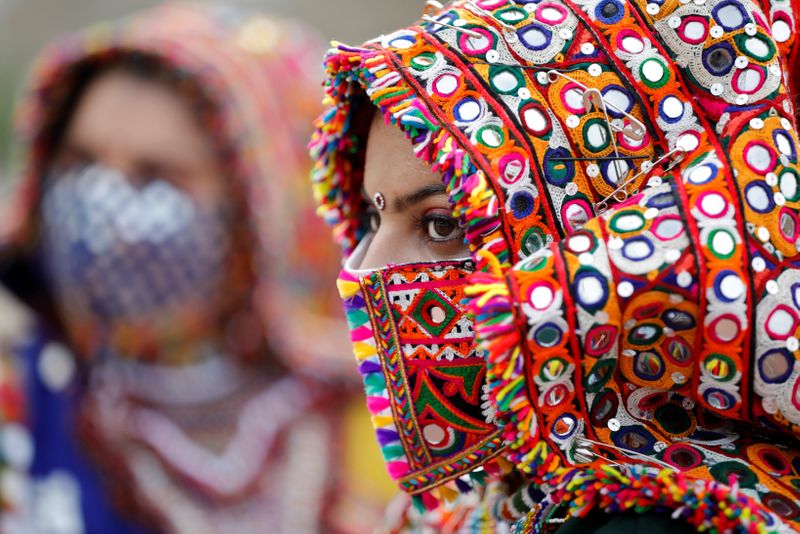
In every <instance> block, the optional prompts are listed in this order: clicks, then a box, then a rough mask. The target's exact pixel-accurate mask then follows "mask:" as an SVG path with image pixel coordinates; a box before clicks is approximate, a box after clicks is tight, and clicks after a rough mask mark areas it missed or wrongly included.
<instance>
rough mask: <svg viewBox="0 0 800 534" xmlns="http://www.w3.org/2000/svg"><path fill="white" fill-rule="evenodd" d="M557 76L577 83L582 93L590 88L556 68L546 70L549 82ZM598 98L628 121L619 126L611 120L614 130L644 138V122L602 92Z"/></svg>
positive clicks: (627, 135) (637, 138) (638, 138)
mask: <svg viewBox="0 0 800 534" xmlns="http://www.w3.org/2000/svg"><path fill="white" fill-rule="evenodd" d="M568 72H571V71H568ZM558 78H564V79H565V80H568V81H570V82H572V83H574V84H575V85H577V86H578V87H580V88H581V89H583V91H584V94H585V93H586V91H589V90H590V88H589V87H587V86H585V85H584V84H582V83H581V82H579V81H578V80H576V79H575V78H572V77H571V76H567V75H566V74H564V73H562V72H560V71H558V70H555V69H550V70H548V71H547V79H548V80H549V81H550V83H554V82H556V81H558ZM595 91H597V89H595ZM598 92H599V91H598ZM600 98H601V99H602V100H603V103H604V104H605V105H606V106H608V107H610V108H611V109H613V110H614V111H615V112H617V113H619V114H620V115H622V116H623V117H625V118H626V119H628V121H629V122H628V123H627V124H625V125H623V126H622V127H619V126H617V125H615V124H614V123H613V122H612V123H611V125H612V127H613V129H614V131H617V132H621V133H622V134H623V135H624V136H625V137H628V138H630V139H632V140H633V141H641V140H642V139H644V134H645V132H646V131H647V130H646V129H645V127H644V124H642V121H640V120H639V119H637V118H636V117H634V116H633V115H631V114H630V113H628V112H627V111H625V110H622V109H620V108H619V107H617V106H616V105H615V104H614V103H613V102H609V101H607V100H606V99H605V97H604V96H603V94H602V93H600ZM584 105H586V100H584Z"/></svg>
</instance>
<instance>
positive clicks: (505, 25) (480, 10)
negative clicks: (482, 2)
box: [465, 0, 517, 32]
mask: <svg viewBox="0 0 800 534" xmlns="http://www.w3.org/2000/svg"><path fill="white" fill-rule="evenodd" d="M465 2H466V4H467V6H469V7H471V8H472V9H474V10H475V11H477V12H478V14H480V15H483V16H484V17H489V18H490V19H492V20H493V21H495V22H496V23H497V25H498V26H502V27H503V28H504V29H505V30H507V31H510V32H516V31H517V29H516V28H515V27H514V26H512V25H511V24H509V23H507V22H504V21H502V20H500V19H498V18H497V17H495V16H494V15H492V14H491V13H489V12H488V11H486V10H485V9H483V8H482V7H481V6H479V5H478V4H477V3H476V2H475V0H465Z"/></svg>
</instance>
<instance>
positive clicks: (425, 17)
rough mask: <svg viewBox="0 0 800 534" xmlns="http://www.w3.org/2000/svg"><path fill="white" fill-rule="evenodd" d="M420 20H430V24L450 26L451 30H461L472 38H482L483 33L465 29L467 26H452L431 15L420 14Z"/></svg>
mask: <svg viewBox="0 0 800 534" xmlns="http://www.w3.org/2000/svg"><path fill="white" fill-rule="evenodd" d="M422 20H424V21H425V22H430V23H431V24H436V25H437V26H444V27H445V28H450V29H451V30H455V31H457V32H463V33H466V34H467V35H469V36H470V37H472V38H474V39H482V38H483V35H481V34H480V33H478V32H476V31H473V30H470V29H467V28H459V27H458V26H454V25H453V24H448V23H447V22H442V21H441V20H436V19H435V18H433V17H431V16H430V15H422Z"/></svg>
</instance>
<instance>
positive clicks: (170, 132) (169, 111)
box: [67, 70, 205, 151]
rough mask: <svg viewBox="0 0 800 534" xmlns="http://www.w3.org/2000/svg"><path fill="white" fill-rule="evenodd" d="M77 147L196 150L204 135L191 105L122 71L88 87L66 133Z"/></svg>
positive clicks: (153, 83) (154, 83) (167, 89)
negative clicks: (113, 146) (110, 146)
mask: <svg viewBox="0 0 800 534" xmlns="http://www.w3.org/2000/svg"><path fill="white" fill-rule="evenodd" d="M67 138H68V139H69V140H70V141H72V142H77V143H83V144H87V145H90V146H92V147H102V146H105V145H109V144H115V145H118V146H125V147H126V148H129V149H135V150H153V149H157V148H158V149H159V150H160V149H162V147H169V148H170V149H171V150H174V151H181V150H193V149H194V150H196V149H200V148H202V147H203V145H204V144H205V138H204V135H203V133H202V131H201V129H200V128H199V125H198V124H197V121H196V120H195V118H194V117H193V115H192V113H191V110H190V107H189V105H188V103H187V102H185V100H184V99H183V98H182V97H181V95H179V94H178V93H177V92H176V91H174V90H173V89H171V88H170V87H168V86H167V85H166V84H164V83H161V82H158V81H154V80H148V79H145V78H140V77H137V76H134V75H132V74H128V73H126V72H124V71H121V70H115V71H110V72H108V73H105V74H102V75H100V76H99V77H98V78H97V79H95V80H93V81H92V82H90V83H89V85H88V86H87V88H86V90H85V91H84V93H83V95H82V96H81V98H80V99H79V101H78V105H77V107H76V109H75V112H74V114H73V116H72V119H71V121H70V124H69V127H68V129H67Z"/></svg>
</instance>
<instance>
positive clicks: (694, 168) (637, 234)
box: [312, 0, 800, 532]
mask: <svg viewBox="0 0 800 534" xmlns="http://www.w3.org/2000/svg"><path fill="white" fill-rule="evenodd" d="M796 7H797V6H794V7H793V6H792V5H791V4H790V3H789V2H785V1H775V2H771V3H768V2H765V3H764V4H763V5H762V4H759V3H754V2H750V1H742V2H740V1H733V0H709V1H696V2H690V1H681V2H677V1H668V2H650V3H646V2H637V1H623V0H578V1H574V0H544V1H539V2H531V1H527V0H480V1H470V0H460V1H456V2H454V3H452V4H450V5H449V6H446V7H442V8H439V7H438V6H434V3H433V2H429V8H430V9H429V10H428V13H427V17H426V18H425V19H423V21H421V22H420V23H418V24H416V25H414V26H411V27H409V28H407V29H403V30H399V31H397V32H394V33H391V34H389V35H385V36H382V37H380V38H379V39H376V40H374V41H370V42H367V43H366V44H365V45H363V46H362V47H348V46H344V45H339V46H338V47H337V48H336V49H334V50H332V51H331V52H330V54H329V56H328V59H327V64H328V74H329V84H328V93H327V100H326V103H327V104H328V105H329V106H330V109H329V111H328V112H327V113H326V114H324V115H323V116H322V118H321V119H320V120H319V122H318V129H317V132H316V134H315V137H314V140H313V141H312V154H313V156H314V157H315V158H316V166H315V169H314V173H313V180H314V186H315V190H316V194H317V197H318V199H319V201H320V203H321V208H320V211H321V213H322V214H323V216H324V217H325V218H326V220H327V221H328V222H329V224H330V225H331V226H332V227H333V229H334V235H335V238H336V240H337V241H338V242H339V243H340V245H341V246H342V247H343V249H344V251H345V254H346V255H348V254H350V253H351V252H352V250H353V247H354V246H355V245H356V244H357V243H358V242H359V241H360V240H361V238H362V236H363V235H365V233H366V232H367V229H366V228H365V226H364V223H363V217H361V216H360V214H361V212H362V211H363V210H364V209H365V205H366V204H365V202H366V201H365V200H364V199H363V198H361V196H360V181H361V179H362V171H363V150H364V144H365V143H364V142H365V139H364V133H365V132H364V131H363V130H359V129H358V125H359V120H357V119H358V117H359V113H360V110H361V109H363V107H364V105H365V103H366V102H367V101H371V102H372V104H374V106H375V107H376V108H377V109H379V110H380V113H382V114H383V115H384V117H385V118H386V120H387V121H388V122H391V123H392V124H394V125H396V126H397V127H399V128H400V129H402V130H403V131H404V132H405V133H406V135H407V136H408V138H409V139H410V141H411V143H412V145H413V150H414V152H415V153H416V154H417V156H418V157H420V158H422V159H424V160H425V161H427V162H428V163H430V164H431V167H432V168H433V169H434V170H438V171H439V172H440V173H441V174H442V177H443V180H444V183H445V185H446V187H447V190H448V192H449V194H450V199H451V201H452V203H453V206H454V209H455V212H456V214H457V215H459V216H460V217H461V218H462V221H463V223H464V225H465V228H466V234H467V240H468V242H469V244H470V247H471V250H472V251H473V256H474V258H473V259H474V261H475V264H476V266H477V270H478V272H477V273H475V274H474V275H472V285H471V287H469V288H468V289H467V293H468V294H470V295H472V297H473V298H472V300H471V302H470V309H471V311H472V313H473V316H474V317H475V321H476V329H477V333H478V336H477V337H478V341H479V346H480V347H481V348H483V349H485V350H486V351H487V353H488V355H487V379H486V380H487V385H488V389H489V399H490V404H491V406H492V407H493V409H494V410H495V411H496V415H497V418H498V426H499V427H500V428H501V433H502V435H503V436H504V438H505V444H506V446H507V449H506V457H507V458H508V459H509V460H511V461H512V462H513V463H514V464H515V465H516V468H517V470H518V471H519V472H520V473H522V474H524V475H525V477H526V479H527V480H528V481H530V482H531V483H532V484H531V485H530V486H528V488H527V490H526V491H525V492H523V493H522V494H520V495H517V496H516V497H517V498H513V499H511V500H509V501H507V502H506V503H505V504H502V505H498V507H497V510H499V512H500V513H501V514H503V515H504V516H506V517H507V518H508V519H511V520H513V519H517V518H524V519H523V520H522V523H521V528H522V529H523V530H524V531H528V530H529V529H540V528H543V525H546V524H547V521H548V520H550V519H551V518H552V517H554V516H555V517H556V519H558V517H563V515H566V514H572V515H584V514H586V513H588V511H589V510H591V509H592V508H594V507H600V508H603V509H606V510H607V511H622V510H645V509H650V508H656V509H668V510H670V511H671V512H673V513H674V517H675V518H683V519H684V520H686V521H687V522H689V523H690V524H692V525H695V526H697V527H699V528H714V529H716V530H718V531H725V530H726V529H731V528H735V527H745V528H753V529H756V528H757V529H760V530H764V531H770V532H772V531H775V532H777V531H782V530H783V529H786V528H787V525H793V527H794V528H796V527H797V521H798V520H800V508H798V497H799V496H800V495H798V491H799V490H798V488H800V486H798V483H800V470H798V469H800V458H799V457H800V451H798V448H797V446H796V441H795V434H796V428H797V426H796V425H797V424H798V422H800V421H797V420H796V417H797V414H798V413H800V411H798V410H799V409H800V404H797V403H798V401H797V400H796V399H797V389H798V386H797V384H800V378H798V376H797V373H798V371H796V369H798V364H796V359H797V354H798V352H797V351H798V341H797V339H798V337H797V336H798V332H797V327H798V324H799V323H798V317H800V307H799V306H800V305H799V304H798V302H795V300H794V299H795V295H794V293H795V291H794V289H793V287H794V285H795V281H794V279H795V278H796V276H797V275H796V274H795V273H796V271H795V270H794V264H793V259H794V258H796V257H797V255H798V244H799V243H800V241H799V240H798V238H800V225H798V223H800V220H798V207H800V204H797V200H799V199H800V195H798V194H797V192H796V191H795V189H796V187H795V186H796V185H797V183H798V182H797V180H798V174H797V171H798V168H797V146H798V145H797V143H798V141H797V134H796V128H797V125H796V121H795V109H794V105H793V101H792V93H791V92H790V91H789V89H788V87H789V86H788V80H789V79H790V75H791V73H792V72H793V70H796V65H795V66H792V65H790V63H789V61H790V60H793V58H794V57H795V54H796V51H795V50H794V48H793V47H794V46H795V43H794V40H795V35H796V31H795V25H796V19H795V16H794V13H796V11H797V10H796ZM512 265H513V266H514V267H513V268H511V266H512ZM341 285H342V286H343V287H344V291H342V293H343V294H344V296H345V299H346V303H347V305H348V306H350V305H351V304H352V303H353V302H352V299H353V298H358V292H357V291H356V287H355V286H353V285H348V284H341ZM362 285H363V282H362ZM357 322H358V317H351V332H353V333H356V332H357V328H358V324H355V323H357ZM361 322H364V321H361ZM354 327H355V328H354ZM355 338H356V336H354V339H355ZM361 348H363V349H364V350H362V351H358V350H357V353H356V356H357V358H359V359H360V360H361V361H364V360H366V361H371V359H375V360H376V361H377V362H376V363H377V364H379V365H371V366H364V365H363V363H362V372H364V374H365V381H367V380H370V379H371V380H372V381H373V382H374V381H375V379H374V378H373V373H374V374H378V375H379V376H383V377H385V378H386V383H387V384H391V383H392V381H393V379H394V378H395V374H394V373H393V370H392V369H391V368H389V367H387V366H386V365H385V363H384V360H385V359H386V358H385V355H384V354H380V353H377V354H376V351H374V350H373V351H371V352H370V351H368V350H367V349H366V348H364V347H363V346H362V347H361ZM387 389H388V390H389V393H388V395H387V396H389V397H391V396H392V395H393V394H395V393H394V392H392V390H391V388H387ZM796 405H797V406H796ZM379 407H383V406H382V405H379ZM392 409H393V411H392V412H391V413H393V414H395V421H396V424H397V425H398V427H400V425H401V420H400V418H398V417H397V415H396V414H397V413H398V411H403V412H406V411H407V412H409V413H410V414H411V415H407V416H406V418H407V419H412V418H413V417H414V408H413V406H412V407H411V408H408V407H406V406H405V405H398V404H397V403H395V404H393V405H392ZM387 413H388V412H383V413H381V414H379V415H384V416H385V415H386V414H387ZM379 432H380V428H379ZM764 436H770V437H764ZM534 487H535V488H536V489H535V490H533V489H532V488H534ZM497 510H496V511H497Z"/></svg>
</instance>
